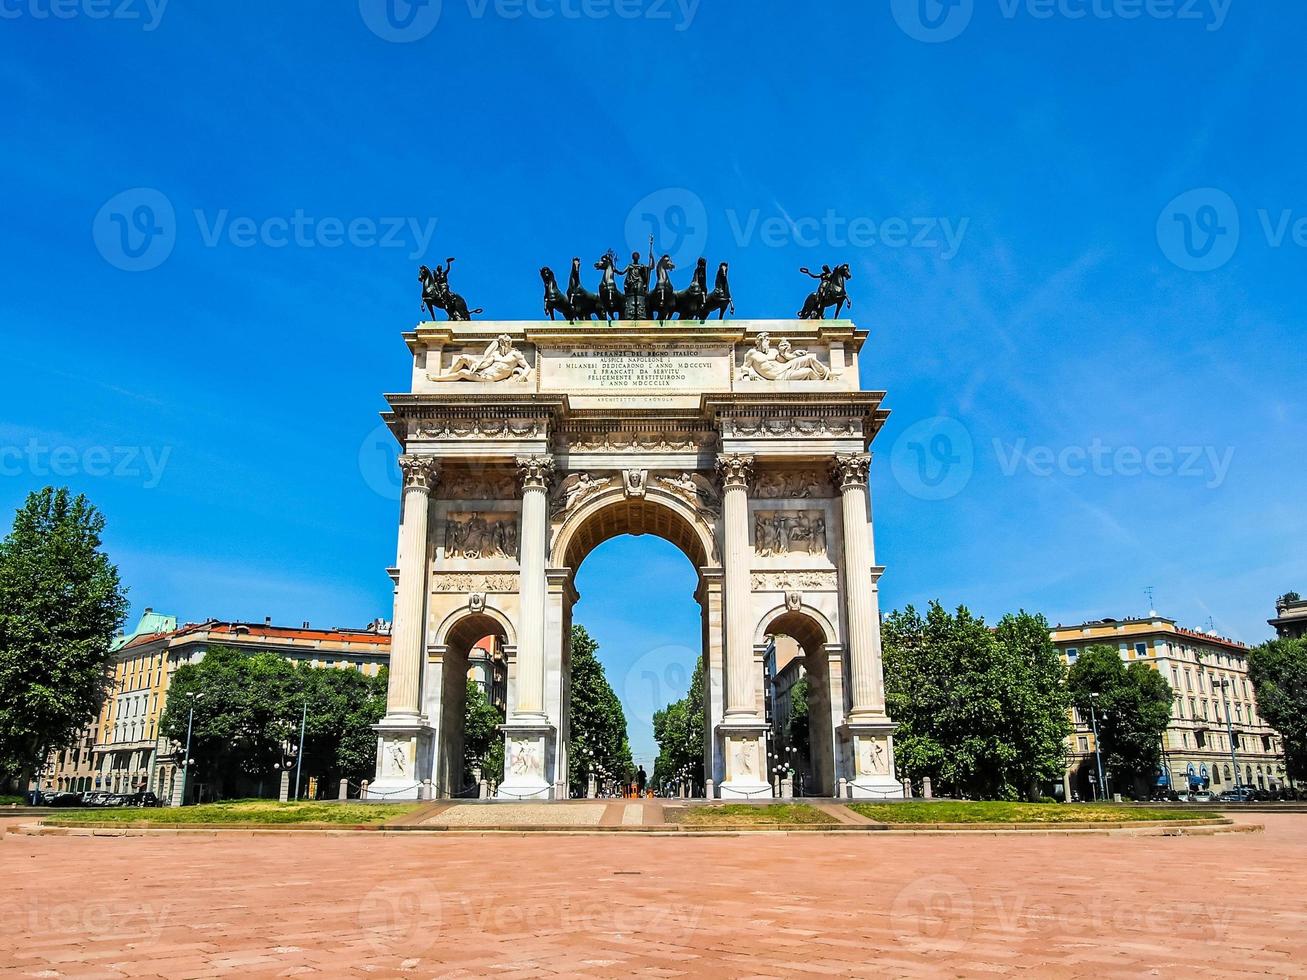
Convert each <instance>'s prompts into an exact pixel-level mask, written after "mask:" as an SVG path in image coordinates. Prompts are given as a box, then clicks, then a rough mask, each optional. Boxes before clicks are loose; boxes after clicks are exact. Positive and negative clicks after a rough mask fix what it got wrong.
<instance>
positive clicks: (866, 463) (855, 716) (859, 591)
mask: <svg viewBox="0 0 1307 980" xmlns="http://www.w3.org/2000/svg"><path fill="white" fill-rule="evenodd" d="M870 466H871V456H870V454H868V453H848V454H840V455H837V456H836V457H835V468H834V480H835V485H836V486H837V487H839V490H840V498H841V504H842V506H843V518H844V582H845V590H846V597H847V602H848V618H849V666H850V671H851V673H852V675H853V677H852V687H853V708H852V710H851V711H850V712H849V721H850V722H854V723H856V722H860V721H877V722H884V721H885V720H886V718H885V681H884V676H883V674H882V667H881V655H880V596H879V592H878V589H877V586H876V585H875V583H874V582H873V581H872V572H871V569H872V566H873V564H874V563H875V556H874V555H873V553H872V538H871V512H870V509H869V504H868V491H867V470H868V469H869V467H870Z"/></svg>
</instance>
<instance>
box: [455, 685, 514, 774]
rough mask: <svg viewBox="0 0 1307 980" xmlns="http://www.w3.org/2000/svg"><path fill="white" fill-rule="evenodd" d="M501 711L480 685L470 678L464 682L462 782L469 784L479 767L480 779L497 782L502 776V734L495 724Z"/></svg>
mask: <svg viewBox="0 0 1307 980" xmlns="http://www.w3.org/2000/svg"><path fill="white" fill-rule="evenodd" d="M503 723H504V713H503V712H502V711H500V710H499V709H498V708H496V707H495V706H494V705H493V704H491V703H490V699H489V698H488V697H486V692H485V691H483V690H482V689H481V685H480V684H478V683H477V682H476V681H474V680H472V679H471V678H469V679H468V682H467V702H466V707H465V708H464V713H463V726H464V728H463V782H464V784H465V785H470V784H471V783H472V782H473V777H474V776H475V775H476V774H475V773H474V772H473V769H474V768H475V767H476V766H480V767H481V778H482V779H493V780H494V781H495V782H501V781H502V780H503V778H504V735H503V732H501V731H500V730H499V726H500V725H502V724H503Z"/></svg>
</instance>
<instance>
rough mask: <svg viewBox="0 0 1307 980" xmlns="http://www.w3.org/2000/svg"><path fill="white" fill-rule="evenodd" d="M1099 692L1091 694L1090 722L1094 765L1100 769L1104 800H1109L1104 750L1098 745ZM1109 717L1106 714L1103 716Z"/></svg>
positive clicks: (1100, 784)
mask: <svg viewBox="0 0 1307 980" xmlns="http://www.w3.org/2000/svg"><path fill="white" fill-rule="evenodd" d="M1097 708H1098V692H1097V691H1091V692H1090V694H1089V720H1090V724H1091V725H1093V728H1094V764H1095V766H1096V767H1097V769H1098V788H1099V792H1100V793H1102V794H1103V800H1104V802H1106V800H1107V783H1106V782H1105V781H1104V779H1103V749H1102V746H1100V745H1099V744H1098V710H1097ZM1103 717H1104V718H1106V717H1107V715H1106V714H1104V715H1103Z"/></svg>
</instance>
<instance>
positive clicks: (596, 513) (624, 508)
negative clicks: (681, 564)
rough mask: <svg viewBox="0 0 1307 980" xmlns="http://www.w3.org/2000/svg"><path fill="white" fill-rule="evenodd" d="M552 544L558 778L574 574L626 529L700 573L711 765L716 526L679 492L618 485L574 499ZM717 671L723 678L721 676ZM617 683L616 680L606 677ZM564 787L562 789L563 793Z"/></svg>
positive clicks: (551, 689)
mask: <svg viewBox="0 0 1307 980" xmlns="http://www.w3.org/2000/svg"><path fill="white" fill-rule="evenodd" d="M561 518H562V519H561V523H559V524H557V525H556V527H555V530H554V534H553V543H552V547H551V549H550V567H551V573H552V577H553V579H554V581H555V582H556V587H555V588H551V589H550V592H549V596H548V598H547V603H548V605H547V611H546V621H547V629H548V631H547V634H546V643H547V644H548V645H549V646H548V649H547V651H546V666H545V673H546V677H545V680H546V689H547V692H548V694H547V700H548V702H549V708H550V711H551V713H553V712H554V711H556V712H557V717H558V718H559V720H560V721H559V731H560V732H561V733H562V735H561V737H560V738H559V739H558V741H557V745H556V751H555V752H554V760H555V766H556V772H557V773H558V774H559V775H558V783H559V784H560V786H562V787H565V786H566V785H567V779H568V772H569V766H570V760H569V759H568V757H567V743H568V737H567V736H568V734H569V731H570V725H571V718H570V717H569V715H568V711H567V706H568V703H569V685H570V683H571V671H570V664H569V663H568V659H567V658H568V652H569V651H568V638H569V637H570V636H571V633H572V607H573V606H574V605H575V604H576V601H577V599H579V598H580V595H579V593H577V591H576V589H575V587H574V579H575V576H576V572H577V570H578V569H579V568H580V567H581V563H582V562H584V561H585V559H586V556H587V555H589V554H590V552H591V551H593V550H594V549H595V548H597V547H598V546H599V545H601V544H603V543H604V542H605V541H609V540H611V539H612V538H615V537H618V536H620V535H623V534H633V535H637V536H638V535H643V534H652V535H654V536H655V537H659V538H662V539H663V540H664V541H667V542H669V543H671V544H673V545H675V546H676V547H677V548H678V549H680V551H681V553H682V554H684V555H685V557H686V558H687V559H688V560H689V562H690V564H691V565H692V566H694V568H695V570H696V571H697V572H698V574H699V582H698V585H697V587H696V588H695V592H694V598H695V601H696V602H698V603H699V607H700V620H701V624H702V630H701V654H700V655H701V656H704V657H706V658H708V659H707V664H706V667H707V669H706V670H705V671H704V674H705V680H706V682H708V687H709V688H710V690H707V691H705V712H704V715H705V717H704V724H705V728H706V737H705V739H704V745H705V749H704V756H705V758H704V765H705V771H706V772H712V769H713V750H712V747H711V746H712V741H713V739H712V726H713V718H714V717H720V709H719V708H718V710H716V711H715V710H714V702H720V699H721V691H720V685H716V684H713V683H711V682H710V681H709V679H710V678H712V677H713V676H714V671H713V664H714V663H716V664H717V666H718V671H720V669H721V666H722V664H723V657H722V648H721V641H720V636H721V569H720V567H718V566H716V565H713V564H709V563H710V562H713V561H714V560H715V557H716V555H717V553H718V547H719V546H718V544H717V541H716V539H715V537H714V527H713V526H712V525H711V524H710V523H708V521H707V520H705V519H704V516H703V515H701V514H700V513H699V512H698V511H696V510H695V508H693V507H691V506H690V505H689V504H688V503H687V502H685V501H684V500H683V499H682V498H680V497H679V496H677V495H676V494H673V493H670V492H667V491H664V490H660V489H656V488H652V487H650V488H648V489H647V490H646V491H645V493H644V494H643V495H641V496H628V495H627V493H626V491H625V490H624V489H623V488H622V487H616V488H613V489H610V490H606V491H604V492H602V493H598V494H595V495H594V496H593V497H591V498H589V499H587V500H585V501H583V502H582V503H580V504H578V505H577V506H576V507H575V508H574V510H573V511H571V512H569V513H567V514H565V515H561ZM716 676H720V674H719V673H718V674H717V675H716ZM610 680H612V681H614V682H616V681H615V679H613V678H610ZM560 792H561V790H560Z"/></svg>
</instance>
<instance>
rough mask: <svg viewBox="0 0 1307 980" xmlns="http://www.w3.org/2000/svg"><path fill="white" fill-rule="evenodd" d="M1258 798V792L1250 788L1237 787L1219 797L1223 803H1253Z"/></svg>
mask: <svg viewBox="0 0 1307 980" xmlns="http://www.w3.org/2000/svg"><path fill="white" fill-rule="evenodd" d="M1255 798H1256V791H1255V790H1254V789H1252V787H1250V786H1236V787H1235V788H1234V789H1227V790H1226V791H1225V792H1224V793H1222V794H1221V795H1220V797H1219V799H1220V801H1221V802H1222V803H1252V802H1254V800H1255Z"/></svg>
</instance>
